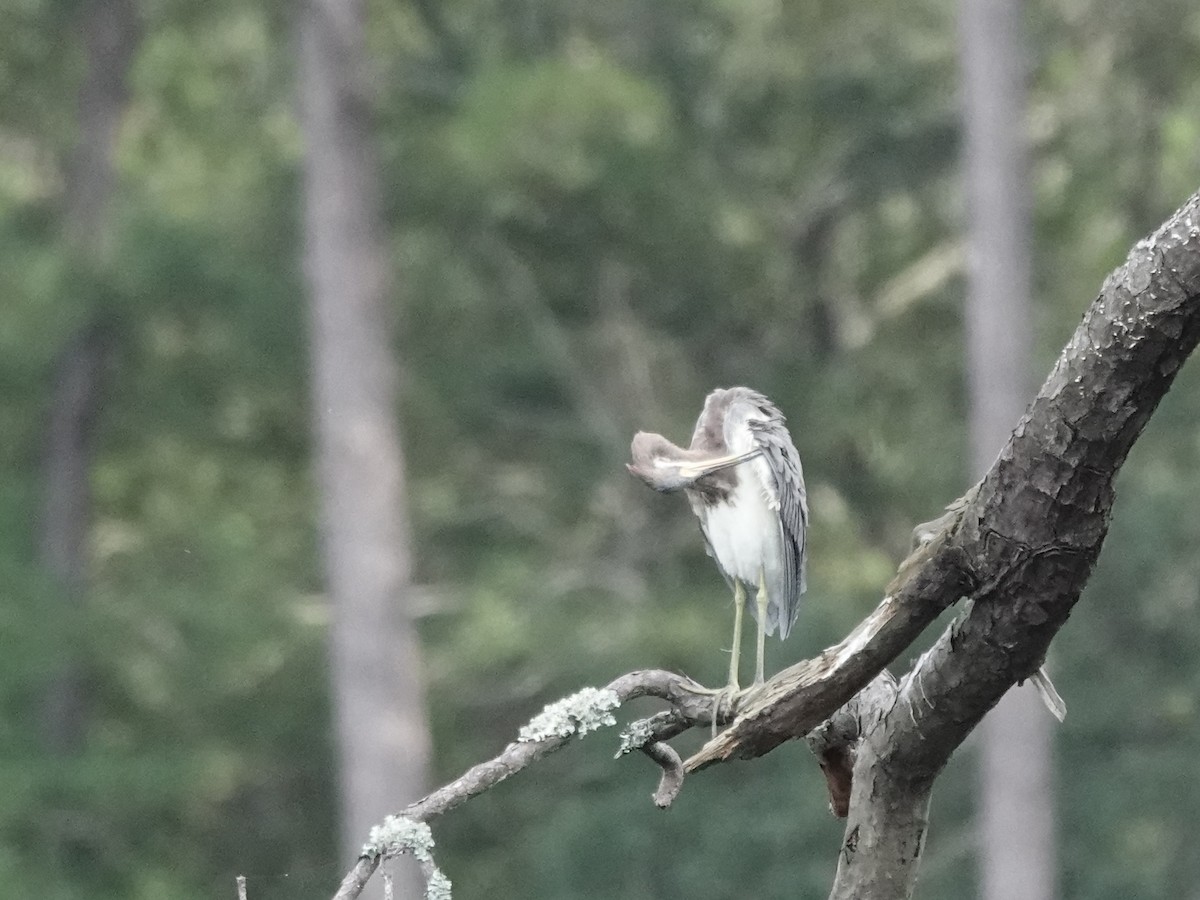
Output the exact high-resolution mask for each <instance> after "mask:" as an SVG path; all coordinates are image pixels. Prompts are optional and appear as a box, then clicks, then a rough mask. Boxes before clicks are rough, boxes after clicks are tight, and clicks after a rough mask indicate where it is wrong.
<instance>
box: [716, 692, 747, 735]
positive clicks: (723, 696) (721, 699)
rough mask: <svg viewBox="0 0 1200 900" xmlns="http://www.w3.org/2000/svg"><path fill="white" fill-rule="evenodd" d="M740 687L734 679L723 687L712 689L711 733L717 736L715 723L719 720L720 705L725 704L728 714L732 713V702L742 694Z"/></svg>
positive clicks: (735, 701)
mask: <svg viewBox="0 0 1200 900" xmlns="http://www.w3.org/2000/svg"><path fill="white" fill-rule="evenodd" d="M742 693H743V691H742V688H741V687H740V686H739V685H738V683H737V682H736V681H734V682H732V683H730V684H727V685H725V687H723V688H717V689H716V690H714V691H713V711H712V734H713V737H716V736H717V723H718V722H719V721H720V720H721V707H722V705H727V708H728V711H729V714H730V715H731V716H732V715H733V707H734V704H735V703H737V699H738V697H740V696H741V695H742Z"/></svg>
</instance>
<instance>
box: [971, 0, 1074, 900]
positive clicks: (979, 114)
mask: <svg viewBox="0 0 1200 900" xmlns="http://www.w3.org/2000/svg"><path fill="white" fill-rule="evenodd" d="M1021 14H1022V4H1021V3H1020V2H1019V0H962V3H961V5H960V9H959V34H960V50H961V59H962V84H963V99H962V102H963V119H964V137H965V141H964V159H963V163H964V176H965V179H966V188H967V195H968V199H969V223H970V224H969V228H968V240H969V246H970V253H969V256H970V267H969V272H968V282H967V303H966V326H967V329H966V330H967V373H968V387H969V397H970V407H969V408H970V437H971V464H972V465H971V467H972V472H973V473H982V472H985V471H987V469H988V467H989V466H990V465H991V464H992V461H993V460H994V459H995V458H996V452H997V451H998V450H999V448H1000V447H1002V446H1003V445H1004V442H1005V440H1006V439H1007V437H1008V434H1009V431H1010V429H1011V428H1012V423H1013V422H1015V421H1016V420H1017V419H1018V418H1019V417H1020V415H1021V413H1022V412H1023V411H1024V409H1025V405H1026V404H1027V402H1028V400H1029V396H1030V394H1031V392H1032V387H1033V385H1032V383H1031V379H1030V378H1029V356H1030V352H1029V348H1030V345H1031V343H1032V335H1031V331H1032V329H1031V327H1030V321H1031V320H1030V295H1031V292H1032V255H1033V254H1032V228H1031V225H1030V213H1029V179H1028V159H1027V157H1028V154H1027V148H1026V137H1025V127H1024V125H1025V71H1024V69H1025V67H1024V59H1023V41H1022V35H1021V30H1022V29H1021ZM1055 724H1056V723H1055V722H1054V720H1053V719H1052V718H1051V717H1050V716H1047V715H1046V714H1045V711H1044V710H1043V709H1042V706H1041V703H1040V702H1039V699H1038V697H1037V695H1036V692H1035V691H1034V690H1033V689H1032V687H1027V688H1025V689H1024V690H1015V691H1010V692H1009V693H1008V694H1006V695H1005V696H1004V698H1003V699H1002V700H1001V701H1000V703H999V704H998V705H997V707H996V709H994V710H993V711H992V712H991V713H990V714H989V715H988V716H987V717H986V718H985V719H984V720H983V722H982V724H981V727H980V737H981V741H980V744H979V760H978V763H979V770H978V777H979V811H978V816H979V819H978V828H979V841H978V853H979V863H980V869H979V870H980V896H981V897H982V898H983V900H1051V898H1053V897H1054V896H1055V882H1056V879H1055V872H1056V868H1057V867H1056V863H1055V840H1054V837H1055V827H1054V820H1055V814H1054V813H1055V809H1054V807H1055V802H1054V791H1053V744H1052V737H1053V730H1052V727H1053V726H1054V725H1055Z"/></svg>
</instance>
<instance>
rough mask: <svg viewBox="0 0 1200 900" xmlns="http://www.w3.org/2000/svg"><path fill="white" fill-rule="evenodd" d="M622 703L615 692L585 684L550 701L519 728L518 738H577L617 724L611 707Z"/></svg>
mask: <svg viewBox="0 0 1200 900" xmlns="http://www.w3.org/2000/svg"><path fill="white" fill-rule="evenodd" d="M620 705H621V698H620V697H619V696H617V692H616V691H613V690H610V689H609V688H593V687H586V688H584V689H583V690H581V691H578V692H576V693H574V694H572V695H571V696H569V697H564V698H563V699H561V700H559V701H557V702H555V703H551V704H549V705H548V706H547V707H546V708H545V709H543V710H542V711H541V712H540V713H538V714H537V715H536V716H534V717H533V718H532V719H531V720H530V721H529V724H528V725H524V726H522V727H521V730H520V732H519V733H518V735H517V740H518V741H521V742H523V743H530V742H533V741H544V740H546V739H547V738H565V737H570V736H571V735H573V734H577V735H579V736H580V737H583V735H585V734H587V733H588V732H590V731H598V730H600V729H601V728H608V727H611V726H613V725H616V724H617V719H616V716H614V715H613V710H615V709H616V708H617V707H619V706H620Z"/></svg>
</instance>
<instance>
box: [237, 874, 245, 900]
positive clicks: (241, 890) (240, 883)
mask: <svg viewBox="0 0 1200 900" xmlns="http://www.w3.org/2000/svg"><path fill="white" fill-rule="evenodd" d="M237 892H238V900H246V876H245V875H239V876H238V877H237Z"/></svg>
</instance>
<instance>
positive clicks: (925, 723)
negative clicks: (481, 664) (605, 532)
mask: <svg viewBox="0 0 1200 900" xmlns="http://www.w3.org/2000/svg"><path fill="white" fill-rule="evenodd" d="M1198 341H1200V194H1196V195H1194V196H1193V197H1191V198H1190V199H1189V200H1188V201H1187V203H1186V204H1185V205H1184V206H1183V207H1182V208H1181V209H1180V210H1179V211H1178V212H1177V213H1176V214H1175V215H1174V216H1172V217H1171V219H1169V220H1168V221H1167V222H1166V223H1165V224H1164V225H1163V226H1162V227H1161V228H1159V230H1158V231H1157V232H1155V234H1154V235H1152V236H1151V237H1149V238H1147V239H1146V240H1143V241H1141V242H1139V243H1138V244H1137V246H1136V247H1134V249H1133V250H1132V251H1131V253H1130V255H1129V258H1128V260H1127V261H1126V262H1125V264H1124V265H1123V266H1121V267H1120V268H1119V269H1117V270H1116V271H1115V272H1114V273H1113V274H1112V275H1110V276H1109V277H1108V279H1106V281H1105V283H1104V286H1103V288H1102V290H1101V292H1100V295H1099V297H1098V298H1097V299H1096V301H1095V302H1094V303H1093V304H1092V305H1091V307H1090V308H1089V309H1088V311H1087V313H1086V315H1085V316H1084V319H1083V322H1082V324H1081V325H1080V326H1079V328H1078V329H1077V330H1076V332H1075V334H1074V336H1073V337H1072V339H1071V341H1070V342H1069V343H1068V344H1067V346H1066V347H1065V348H1064V350H1063V352H1062V354H1061V355H1060V357H1059V360H1058V362H1057V363H1056V364H1055V366H1054V369H1053V370H1052V371H1051V373H1050V376H1049V377H1048V378H1047V380H1046V382H1045V384H1044V385H1043V386H1042V389H1041V391H1040V392H1039V394H1038V396H1037V398H1036V399H1035V401H1034V402H1033V404H1032V405H1031V406H1030V407H1029V409H1028V411H1027V412H1026V414H1025V415H1024V416H1023V417H1022V418H1021V420H1020V421H1019V422H1018V423H1017V427H1016V430H1015V431H1014V432H1013V433H1012V435H1011V437H1010V439H1009V440H1008V442H1007V444H1006V445H1005V447H1004V449H1003V451H1002V452H1001V453H1000V456H999V458H998V459H997V460H996V462H995V464H994V465H993V466H992V467H991V469H990V470H989V472H988V473H987V475H986V476H985V477H984V479H983V480H982V481H981V482H980V483H979V484H978V485H976V486H975V487H974V488H972V489H971V490H970V491H968V492H967V494H966V495H965V496H964V497H962V498H960V500H959V501H957V502H956V503H955V504H953V505H952V507H951V508H950V510H949V511H948V512H947V514H946V515H944V516H942V517H941V518H940V519H939V520H938V521H937V522H936V523H931V526H930V527H922V528H921V529H920V531H921V532H922V533H923V534H924V537H922V541H923V542H922V545H921V546H920V547H919V548H918V550H917V551H916V552H915V553H914V554H913V555H912V556H910V557H909V558H908V559H907V560H905V561H904V563H903V564H902V565H901V567H900V571H899V573H898V574H897V576H896V578H895V579H894V580H893V582H892V583H891V584H890V585H889V586H888V589H887V595H886V596H885V598H884V600H883V602H882V603H881V604H880V606H879V607H878V608H877V609H876V610H875V611H874V612H873V613H872V614H871V615H870V616H868V617H867V619H866V620H864V621H863V622H862V623H861V624H860V625H859V626H858V627H857V628H856V629H855V630H854V631H853V632H852V633H851V634H850V635H849V636H848V637H847V638H846V639H845V640H844V641H842V642H841V643H840V644H838V645H837V646H836V647H833V648H830V649H829V650H826V651H825V652H824V653H823V654H821V655H820V656H819V657H817V658H816V659H814V660H808V661H805V662H803V663H799V664H797V665H796V666H792V667H791V668H790V669H786V670H784V671H783V672H781V673H780V674H779V675H776V676H775V677H774V678H772V679H770V680H769V681H768V682H767V683H766V684H765V685H763V686H762V687H761V688H759V689H757V690H755V691H753V692H749V693H747V694H745V695H742V696H739V698H738V699H737V702H736V703H735V705H734V706H735V708H734V709H733V710H732V715H733V716H734V718H733V721H732V723H731V724H730V725H729V727H728V728H727V729H726V730H725V731H723V732H721V733H720V734H719V735H717V736H716V737H714V738H713V739H712V740H710V741H708V742H707V744H706V745H705V746H704V747H703V748H701V750H700V751H699V752H698V753H697V754H696V755H695V756H693V757H692V759H691V760H689V761H688V762H687V763H686V764H685V766H684V771H686V772H695V771H698V770H700V769H702V768H704V767H705V766H708V765H712V764H714V763H717V762H721V761H725V760H729V759H736V758H744V759H749V758H753V757H757V756H761V755H763V754H764V753H767V752H769V751H770V750H772V749H773V748H775V747H777V746H778V745H779V744H781V743H783V742H784V741H787V740H791V739H794V738H798V737H804V736H806V735H808V734H809V732H811V731H812V729H813V728H814V727H816V726H818V725H820V724H821V723H822V722H824V721H825V720H827V719H830V717H831V716H834V719H833V720H832V721H831V722H829V723H827V725H826V726H825V727H826V728H828V729H829V730H830V732H831V734H833V736H832V737H830V743H831V744H837V743H838V742H839V740H840V741H841V745H842V746H845V745H846V743H847V742H848V741H851V740H855V739H857V746H856V747H855V748H854V750H855V756H856V759H855V762H854V769H853V772H854V783H853V787H852V790H851V799H850V808H849V814H850V816H849V819H848V821H847V830H846V838H845V841H844V843H843V849H842V853H841V856H840V858H839V865H838V870H837V877H836V880H835V883H834V886H833V892H832V896H833V897H835V898H851V897H853V898H860V900H861V898H867V900H887V898H906V897H909V896H911V895H912V891H913V888H914V885H915V883H916V875H917V869H918V865H919V862H920V857H921V851H922V848H923V846H924V835H925V830H926V825H927V815H928V800H929V792H930V789H931V788H932V785H933V783H934V780H935V779H936V777H937V775H938V774H939V773H940V772H941V771H942V769H943V768H944V766H945V765H946V762H947V761H948V760H949V758H950V755H951V754H952V753H953V752H954V750H955V749H956V748H957V747H958V746H960V745H961V744H962V742H963V740H965V739H966V737H967V735H968V734H970V732H971V731H972V730H973V729H974V728H975V727H976V725H978V724H979V722H980V720H981V719H982V718H983V716H984V715H985V714H986V713H987V712H988V711H989V710H990V709H992V708H993V707H994V706H995V704H996V703H997V702H998V701H999V699H1000V697H1002V696H1003V695H1004V693H1005V692H1006V691H1007V690H1008V689H1009V688H1010V687H1011V686H1012V685H1013V684H1015V683H1017V682H1019V681H1021V680H1023V679H1025V678H1028V677H1029V676H1030V675H1031V674H1032V673H1033V672H1034V671H1036V669H1037V668H1038V666H1039V665H1040V663H1041V661H1042V659H1043V658H1044V657H1045V653H1046V649H1047V647H1048V646H1049V643H1050V641H1051V639H1052V638H1053V637H1054V635H1055V634H1057V632H1058V630H1059V628H1061V627H1062V625H1063V623H1064V622H1065V621H1066V618H1067V616H1068V615H1069V613H1070V611H1071V608H1072V607H1073V605H1074V604H1075V603H1076V602H1077V601H1078V599H1079V595H1080V592H1081V591H1082V589H1083V586H1084V584H1085V583H1086V582H1087V579H1088V576H1089V575H1090V573H1091V569H1092V566H1093V564H1094V563H1095V560H1096V557H1097V555H1098V554H1099V552H1100V547H1101V544H1102V542H1103V540H1104V536H1105V534H1106V532H1107V528H1108V520H1109V515H1110V512H1111V508H1112V502H1113V489H1112V484H1113V479H1114V477H1115V476H1116V473H1117V471H1118V470H1119V469H1120V467H1121V464H1122V463H1123V462H1124V460H1125V458H1126V456H1127V454H1128V452H1129V449H1130V447H1132V445H1133V443H1134V441H1136V440H1137V437H1138V435H1139V434H1140V433H1141V430H1142V428H1143V427H1145V424H1146V422H1147V421H1148V420H1149V418H1150V416H1151V415H1152V413H1153V412H1154V410H1155V408H1156V407H1157V405H1158V403H1159V401H1160V400H1161V399H1162V397H1163V396H1164V395H1165V394H1166V392H1167V390H1168V389H1169V388H1170V386H1171V383H1172V381H1173V380H1174V377H1175V375H1176V373H1177V372H1178V370H1179V367H1180V366H1181V365H1182V364H1183V361H1184V360H1185V359H1186V358H1187V356H1188V355H1189V354H1190V353H1191V352H1192V350H1193V349H1194V348H1195V346H1196V344H1197V342H1198ZM964 597H965V598H968V602H967V604H966V606H965V609H964V611H963V613H962V615H961V616H960V617H959V618H958V619H957V620H956V621H955V622H954V623H953V624H952V625H951V626H950V627H949V628H947V629H946V630H945V631H944V632H943V633H942V634H941V636H940V637H939V638H938V640H937V641H936V642H935V644H934V646H933V647H931V648H930V650H929V651H927V652H926V653H925V654H923V655H922V656H921V658H920V659H919V660H918V661H917V662H916V663H915V664H914V666H913V667H912V669H911V670H910V671H909V672H908V674H906V675H905V677H904V678H903V679H902V680H901V681H900V683H899V685H898V686H897V687H895V688H889V687H888V684H889V679H888V678H887V677H886V676H884V677H882V678H881V677H879V676H880V673H881V671H882V670H883V667H884V666H885V665H887V664H888V663H889V662H891V661H892V660H893V659H894V658H895V657H896V656H897V655H898V654H899V653H900V652H901V651H902V650H903V649H904V648H905V647H907V646H908V643H909V642H910V641H911V640H912V638H914V637H915V636H916V635H917V634H918V633H919V632H920V631H921V630H922V629H923V628H924V627H925V625H927V624H929V623H930V622H931V621H932V620H933V619H934V618H935V617H936V616H937V614H938V613H939V612H940V611H941V610H942V609H945V608H946V607H947V606H949V605H951V604H953V603H955V602H957V601H958V600H959V599H962V598H964ZM624 678H625V679H629V680H630V683H631V684H638V685H642V686H643V687H641V688H638V689H639V690H642V692H643V693H648V694H652V695H654V696H659V697H662V698H663V699H665V700H667V701H668V702H669V703H670V704H671V706H672V709H671V711H670V712H668V713H666V714H659V715H658V716H655V717H651V719H649V720H646V721H645V722H643V723H638V725H639V726H640V728H637V726H635V728H631V731H632V730H639V731H640V733H641V734H642V740H639V741H638V742H637V746H638V747H640V748H642V749H645V748H646V747H649V746H651V745H652V744H653V743H655V742H662V741H666V740H670V739H671V738H672V737H673V736H674V735H676V734H679V733H681V731H683V730H684V729H686V728H689V727H691V726H693V725H696V724H702V723H703V722H705V721H708V720H710V719H711V716H712V697H711V695H708V696H705V695H702V694H698V693H697V691H696V686H695V685H692V684H690V683H689V682H687V681H686V679H681V678H679V677H678V676H670V675H668V674H666V673H632V674H631V675H629V676H624ZM872 680H874V681H875V687H874V689H873V692H874V693H875V695H876V696H875V697H874V699H873V698H872V692H865V693H864V694H863V695H862V696H860V698H859V700H858V701H856V704H857V709H856V710H854V711H853V714H851V712H850V710H849V709H847V710H843V711H842V712H838V711H839V708H840V707H842V706H843V704H845V703H846V702H847V701H849V700H850V699H851V698H852V697H853V696H854V695H855V694H857V693H858V692H859V691H861V690H862V689H863V688H864V687H865V686H867V685H868V683H870V682H872ZM654 684H660V685H662V686H663V687H661V688H654V689H651V688H649V687H645V686H646V685H654ZM618 687H620V690H618ZM609 688H610V689H611V690H613V691H615V692H616V693H617V694H618V695H619V697H620V698H621V699H625V698H627V697H629V696H634V694H633V693H631V692H630V691H631V690H632V688H631V687H630V686H629V684H625V683H624V681H623V679H618V680H617V681H616V682H613V684H612V685H610V686H609ZM727 712H728V711H726V710H724V709H722V710H721V711H720V713H721V715H720V716H719V724H725V722H726V719H727V715H726V714H727ZM835 713H836V714H837V715H836V716H835ZM846 716H849V717H850V719H851V722H850V724H849V725H847V724H846V722H845V721H842V720H843V718H844V717H846ZM837 733H841V734H843V737H842V738H837V737H836V734H837ZM825 737H828V736H825ZM825 737H823V736H822V735H821V734H818V735H814V736H813V737H812V738H811V740H810V743H812V742H814V741H815V742H816V743H817V749H818V750H819V749H820V747H821V746H822V745H821V741H822V740H825ZM553 741H554V746H553V747H550V746H546V747H539V746H537V745H530V744H516V745H510V748H509V749H508V750H506V751H505V753H503V754H501V756H500V757H497V759H496V760H492V761H490V762H488V763H484V764H482V765H481V766H478V767H476V768H474V769H472V770H471V771H470V772H468V773H466V774H465V775H464V776H462V777H461V778H460V779H458V780H456V781H455V782H452V783H451V784H450V785H447V786H446V787H445V788H442V789H439V790H438V791H435V792H434V793H433V794H431V795H430V796H429V797H427V798H426V799H425V800H422V801H420V802H418V803H415V804H412V805H410V806H409V807H408V808H407V809H406V810H403V811H402V814H404V815H409V816H412V817H414V818H416V819H418V820H420V821H425V820H426V819H428V818H432V817H433V816H435V815H439V814H441V813H442V812H445V811H446V810H448V809H450V808H452V807H453V806H454V805H457V803H460V802H463V801H465V800H466V799H469V797H471V796H476V795H477V794H478V793H480V792H481V791H483V790H486V789H487V788H488V787H490V786H491V784H493V783H496V782H498V781H499V780H501V778H507V777H508V776H509V775H511V774H513V771H514V769H513V765H512V762H513V760H512V759H511V758H510V757H509V756H508V754H510V753H516V754H520V755H521V759H520V763H521V764H520V766H519V768H524V766H525V765H528V764H530V763H531V762H533V761H535V758H538V757H540V756H541V755H544V753H545V752H549V750H551V749H558V747H561V746H563V745H564V744H565V743H566V742H567V739H562V740H559V739H553ZM514 748H525V749H514ZM543 751H544V752H543ZM526 755H527V756H528V758H526ZM650 755H651V756H652V758H655V754H653V753H651V754H650ZM659 764H660V765H662V766H663V767H664V778H667V777H672V778H677V777H678V771H677V769H676V768H675V766H674V764H673V762H672V761H671V760H670V758H669V757H667V758H666V760H665V762H664V761H659ZM676 789H677V788H676ZM364 834H365V832H364ZM377 865H378V858H369V857H364V858H361V859H360V860H359V861H358V863H357V864H356V866H355V867H354V869H353V870H351V871H350V872H349V873H348V874H347V876H346V878H345V879H344V881H343V883H342V886H341V888H340V890H339V892H338V895H337V896H338V897H339V898H352V897H356V896H358V894H359V892H360V891H361V889H362V886H363V885H364V884H365V883H366V880H367V879H368V878H369V877H370V875H371V873H372V872H373V871H374V869H375V868H376V866H377Z"/></svg>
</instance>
